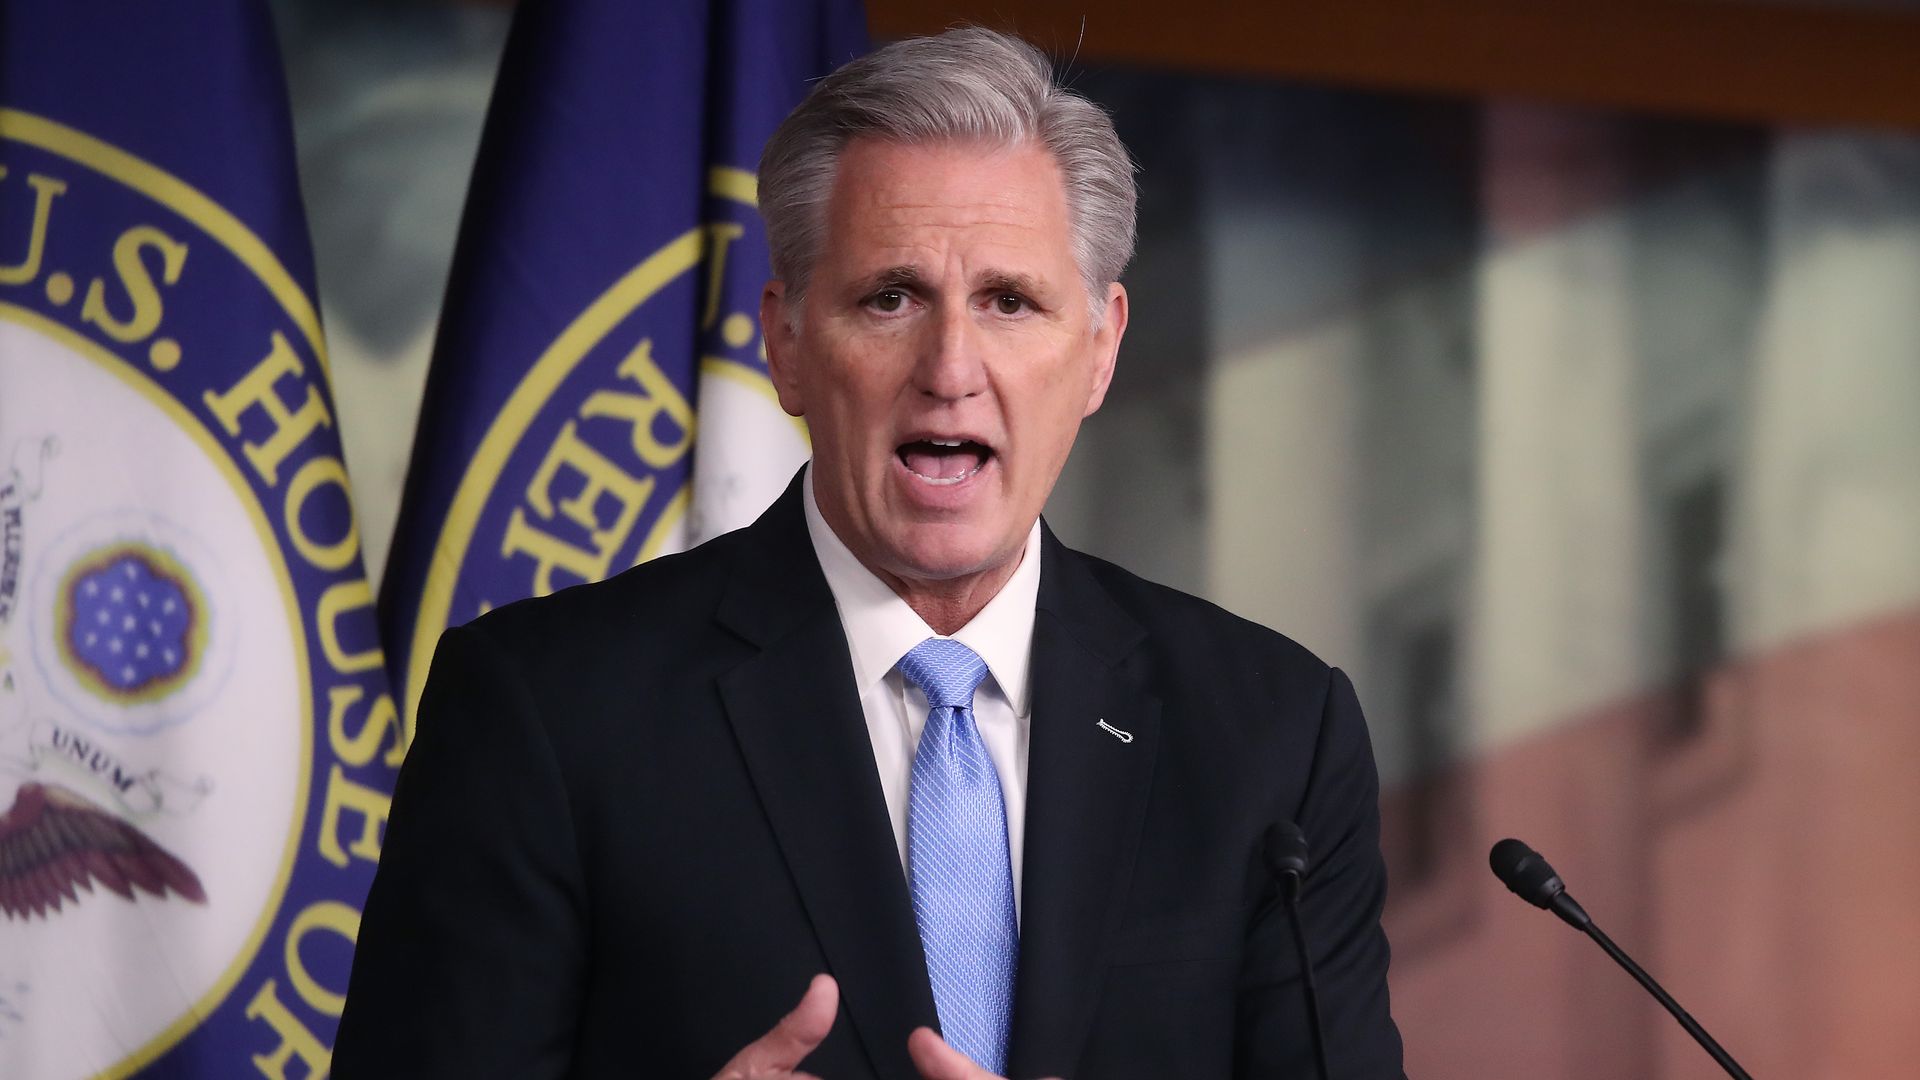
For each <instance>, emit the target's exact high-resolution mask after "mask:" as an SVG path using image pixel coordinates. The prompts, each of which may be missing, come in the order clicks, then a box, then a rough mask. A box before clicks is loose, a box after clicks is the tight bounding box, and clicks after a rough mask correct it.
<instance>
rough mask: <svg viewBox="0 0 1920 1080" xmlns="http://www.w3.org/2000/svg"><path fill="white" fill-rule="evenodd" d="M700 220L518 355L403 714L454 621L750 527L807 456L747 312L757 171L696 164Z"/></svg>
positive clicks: (452, 545)
mask: <svg viewBox="0 0 1920 1080" xmlns="http://www.w3.org/2000/svg"><path fill="white" fill-rule="evenodd" d="M702 215H703V223H702V224H700V225H697V226H695V227H692V228H689V229H687V230H686V231H685V232H683V233H681V234H680V235H679V236H677V237H674V238H673V239H672V240H670V241H669V242H667V243H666V244H664V245H663V246H661V247H660V248H658V249H657V250H655V251H652V252H650V253H647V254H646V256H645V257H644V258H642V259H641V260H640V261H639V262H638V263H636V264H635V265H634V266H632V267H631V268H630V269H628V270H627V272H626V273H624V274H623V275H621V276H620V277H619V278H617V279H616V280H613V281H611V282H608V283H606V287H605V288H604V290H603V291H601V292H600V293H599V294H598V295H597V296H593V297H592V298H591V299H590V301H589V302H587V303H586V304H585V306H584V307H583V308H582V309H581V310H580V311H579V313H578V314H577V315H575V317H574V318H573V319H572V320H571V321H570V322H569V323H568V324H567V325H566V326H565V327H564V328H563V329H562V330H561V332H560V333H559V334H558V335H557V336H555V338H554V339H553V340H552V341H551V342H550V343H549V344H548V345H547V347H546V348H545V350H544V352H543V353H542V354H541V355H540V356H538V357H529V358H528V366H527V368H526V371H525V374H524V375H523V376H522V377H521V378H520V379H519V381H518V382H517V383H516V384H515V386H514V388H513V391H512V393H511V394H510V395H509V396H508V397H507V399H506V402H505V404H504V405H503V406H502V407H501V408H500V410H499V412H498V413H497V414H496V415H495V416H494V417H493V419H492V422H491V423H490V425H489V426H488V428H487V431H486V434H485V436H484V437H483V438H482V439H481V441H480V444H479V446H478V447H477V448H476V450H475V452H474V454H473V456H472V458H471V460H470V461H469V462H468V463H467V465H466V469H465V472H464V474H463V475H462V476H461V479H460V483H459V486H458V488H457V489H456V490H455V493H454V496H453V500H452V504H451V505H450V506H449V508H448V510H447V513H446V516H445V519H444V522H443V523H442V525H441V528H440V530H439V533H438V537H437V539H436V541H435V545H434V558H433V559H432V560H431V562H430V563H429V565H428V569H427V573H426V578H425V581H424V582H423V585H422V590H421V595H420V603H419V607H418V611H417V615H416V617H415V620H414V622H413V624H412V626H411V628H410V629H411V634H410V638H411V645H410V653H409V660H408V666H409V672H408V676H407V696H408V703H407V704H408V716H409V717H411V716H412V710H413V708H414V707H416V706H417V704H418V701H419V696H420V692H421V690H422V689H423V688H424V686H425V682H426V673H427V668H428V664H429V662H430V661H431V659H432V657H433V648H434V643H435V642H436V641H437V640H438V638H439V636H440V634H441V632H442V631H444V630H445V629H446V628H447V627H448V626H449V625H458V624H460V623H464V622H466V621H467V620H469V619H472V618H475V617H477V616H479V615H480V614H482V613H484V612H485V611H486V610H488V609H489V608H491V607H493V606H496V605H498V604H502V603H506V602H508V601H512V600H518V599H520V598H522V597H526V596H541V595H545V594H547V593H550V592H553V591H554V590H556V589H560V588H564V587H566V586H568V585H576V584H579V583H581V582H585V581H598V580H600V579H602V578H605V577H608V576H610V575H611V574H615V573H618V572H620V571H621V570H625V569H627V568H628V567H630V566H633V565H634V564H636V563H640V562H644V561H645V560H647V559H650V558H652V557H654V556H655V555H661V554H667V553H670V552H674V551H678V550H680V549H682V548H683V547H685V546H687V545H688V544H690V543H698V542H700V541H702V540H705V539H708V538H710V537H712V536H715V535H717V534H719V533H721V532H725V531H727V530H729V529H735V528H739V527H740V526H743V525H746V524H748V523H749V522H751V521H752V520H753V519H754V517H756V516H758V514H759V513H760V511H761V510H763V509H765V508H766V506H767V505H768V504H769V503H771V502H772V501H773V499H774V496H776V495H777V494H779V492H780V490H781V488H782V487H784V486H785V484H786V483H787V481H788V480H789V479H790V478H791V476H792V475H793V471H794V470H795V469H796V468H798V467H799V466H800V463H801V462H803V461H805V460H806V458H807V434H806V427H805V425H804V424H802V423H801V422H800V421H799V420H797V419H795V418H792V417H789V416H787V415H785V414H784V413H783V412H782V411H781V409H780V405H779V401H778V397H777V395H776V393H775V391H774V388H773V384H772V381H771V380H770V378H769V376H768V371H767V359H766V346H765V343H764V342H763V341H762V340H761V337H760V329H759V325H758V320H757V318H756V312H757V310H758V304H759V296H760V290H761V287H762V286H763V285H764V283H765V279H766V270H767V261H768V260H767V248H766V237H765V233H764V230H763V228H762V227H761V225H760V222H759V215H758V201H757V186H756V181H755V178H754V175H753V174H752V173H750V172H747V171H745V170H743V169H738V168H733V167H726V166H716V167H713V168H711V169H709V170H708V174H707V177H706V199H705V202H704V205H703V207H702ZM696 401H697V402H698V417H697V420H696V416H695V402H696Z"/></svg>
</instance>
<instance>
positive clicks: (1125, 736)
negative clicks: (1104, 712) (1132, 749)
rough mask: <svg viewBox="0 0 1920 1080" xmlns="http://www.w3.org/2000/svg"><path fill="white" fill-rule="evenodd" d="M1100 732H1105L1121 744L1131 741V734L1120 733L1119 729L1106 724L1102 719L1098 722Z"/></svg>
mask: <svg viewBox="0 0 1920 1080" xmlns="http://www.w3.org/2000/svg"><path fill="white" fill-rule="evenodd" d="M1100 730H1102V731H1104V732H1106V733H1107V734H1109V735H1111V736H1113V737H1114V738H1116V739H1119V740H1120V741H1121V742H1123V743H1126V742H1132V741H1133V732H1131V731H1121V730H1120V729H1119V728H1117V727H1114V726H1113V725H1112V724H1109V723H1107V722H1106V721H1105V720H1104V719H1103V720H1101V721H1100Z"/></svg>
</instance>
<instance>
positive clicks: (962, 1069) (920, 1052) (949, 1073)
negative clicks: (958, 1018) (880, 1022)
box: [907, 1027, 1000, 1080]
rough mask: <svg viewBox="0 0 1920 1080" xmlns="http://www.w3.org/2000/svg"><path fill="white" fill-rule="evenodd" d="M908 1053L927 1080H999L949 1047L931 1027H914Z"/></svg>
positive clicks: (910, 1036) (909, 1040)
mask: <svg viewBox="0 0 1920 1080" xmlns="http://www.w3.org/2000/svg"><path fill="white" fill-rule="evenodd" d="M907 1053H908V1055H910V1056H911V1057H912V1058H913V1065H914V1068H917V1069H919V1070H920V1075H921V1076H922V1077H924V1078H925V1080H1000V1077H997V1076H995V1075H993V1074H992V1073H990V1072H988V1071H987V1070H985V1069H983V1068H981V1067H980V1066H978V1065H975V1064H974V1063H973V1059H972V1058H970V1057H968V1056H967V1055H965V1054H963V1053H961V1052H960V1051H958V1050H955V1049H954V1048H953V1047H951V1046H948V1045H947V1040H945V1039H943V1038H941V1037H940V1036H938V1035H936V1034H934V1031H933V1029H932V1028H924V1027H923V1028H914V1029H913V1034H911V1035H909V1036H907Z"/></svg>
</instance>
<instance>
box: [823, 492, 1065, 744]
mask: <svg viewBox="0 0 1920 1080" xmlns="http://www.w3.org/2000/svg"><path fill="white" fill-rule="evenodd" d="M801 486H802V487H803V488H804V490H805V495H806V497H805V499H803V500H802V502H803V505H804V506H805V507H806V515H807V535H808V537H809V538H810V539H812V541H813V553H814V556H815V557H816V558H818V559H819V560H820V570H821V572H822V573H823V574H825V575H826V578H827V587H828V588H829V589H831V590H832V591H833V603H834V606H835V607H837V608H838V609H839V610H840V625H841V626H842V627H844V628H845V630H846V632H847V647H848V649H849V650H850V651H851V653H852V656H853V678H854V685H855V687H856V688H857V689H858V690H859V691H860V692H861V693H865V692H866V690H867V688H868V687H870V686H872V685H873V684H874V683H876V682H879V681H880V680H881V679H884V678H886V676H887V673H888V672H891V671H892V670H893V669H894V665H896V664H898V663H899V662H900V658H901V657H902V656H905V655H906V654H907V650H909V649H911V648H913V647H914V646H915V645H918V644H920V643H921V642H922V641H925V640H926V639H928V638H930V637H937V636H939V635H937V634H935V633H934V632H933V630H932V628H931V627H929V626H928V625H927V623H926V620H924V619H922V618H921V617H920V616H919V615H918V614H917V613H915V612H914V610H913V609H912V608H911V607H908V606H907V602H906V601H905V600H902V599H900V596H899V594H897V593H895V592H894V591H893V589H892V588H891V587H889V586H888V585H887V583H886V582H884V581H881V580H880V579H879V578H878V577H876V576H875V575H874V573H873V571H871V570H869V569H867V568H866V567H865V566H864V565H862V564H861V562H860V560H859V559H858V558H856V557H855V556H854V554H853V552H852V551H850V550H848V548H847V545H846V544H844V543H842V542H841V540H840V537H839V536H838V535H836V534H835V533H834V531H833V528H832V526H830V525H828V524H827V519H826V518H825V517H823V516H821V514H820V505H819V503H818V502H817V501H816V500H815V499H814V495H813V466H812V465H811V464H809V465H808V466H807V472H806V477H805V479H804V480H803V481H802V483H801ZM1039 598H1040V523H1039V522H1038V521H1035V522H1034V523H1033V528H1032V529H1031V530H1029V531H1028V533H1027V544H1026V547H1025V548H1024V549H1023V550H1022V552H1021V556H1020V565H1019V566H1018V567H1016V568H1015V569H1014V571H1013V576H1012V577H1010V578H1008V579H1007V583H1006V584H1005V585H1002V586H1001V587H1000V591H999V592H998V593H996V594H994V597H993V599H991V600H989V601H987V606H986V607H983V608H981V609H980V613H979V614H978V615H975V616H974V617H973V619H972V621H970V622H968V623H967V625H965V626H963V627H961V628H960V629H959V630H958V631H956V632H955V633H954V634H953V635H952V636H953V637H954V639H955V640H957V641H959V642H960V643H961V644H963V645H965V646H966V647H967V648H969V649H972V650H973V651H974V652H976V653H978V654H979V656H980V659H982V660H985V661H986V662H987V670H988V671H989V672H990V673H992V675H993V681H994V682H995V683H996V684H997V685H998V686H999V687H1000V692H1001V693H1002V694H1004V695H1005V696H1006V698H1007V702H1008V703H1009V704H1011V705H1012V706H1013V712H1014V715H1015V716H1021V717H1024V716H1026V715H1027V704H1028V703H1027V689H1028V687H1027V667H1028V662H1029V661H1030V660H1031V658H1032V655H1033V613H1034V606H1035V605H1036V604H1037V603H1038V601H1039Z"/></svg>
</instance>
